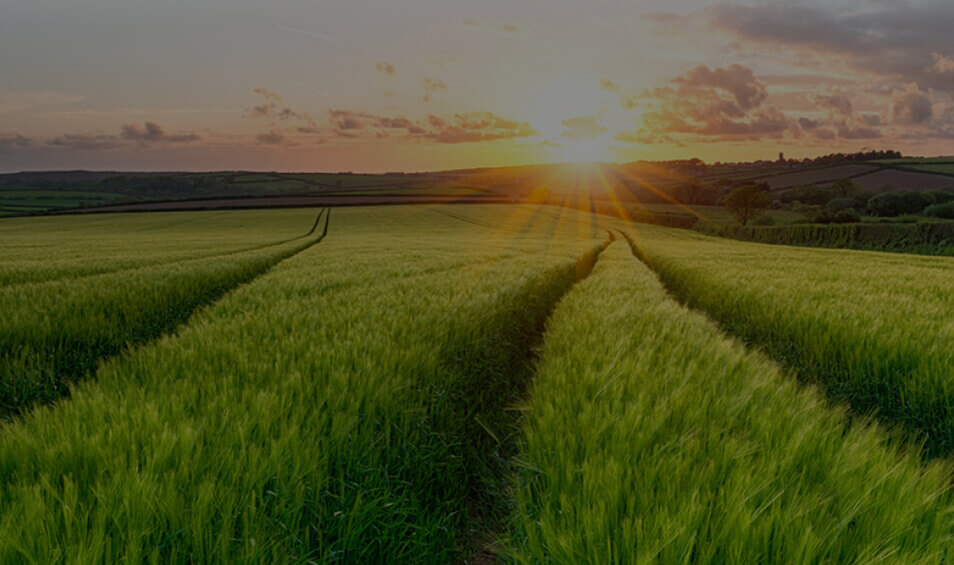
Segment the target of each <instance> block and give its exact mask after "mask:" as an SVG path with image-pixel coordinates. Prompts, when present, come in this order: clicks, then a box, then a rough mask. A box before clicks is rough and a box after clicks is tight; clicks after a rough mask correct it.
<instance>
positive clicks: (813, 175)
mask: <svg viewBox="0 0 954 565" xmlns="http://www.w3.org/2000/svg"><path fill="white" fill-rule="evenodd" d="M875 169H876V168H875V167H873V166H871V165H838V166H836V167H825V168H822V169H811V170H808V171H798V172H793V173H783V174H775V175H771V176H766V177H765V178H761V177H759V178H758V180H763V181H765V182H766V183H768V185H769V186H770V187H771V188H772V190H777V189H782V188H790V187H793V186H799V185H802V184H824V183H826V182H832V181H836V180H838V179H841V178H850V177H856V176H858V175H864V174H866V173H870V172H872V171H874V170H875Z"/></svg>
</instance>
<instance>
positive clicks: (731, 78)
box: [673, 65, 768, 115]
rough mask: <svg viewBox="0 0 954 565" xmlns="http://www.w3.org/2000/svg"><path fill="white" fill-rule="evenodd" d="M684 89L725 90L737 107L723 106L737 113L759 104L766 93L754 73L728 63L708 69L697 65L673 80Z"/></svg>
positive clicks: (694, 90)
mask: <svg viewBox="0 0 954 565" xmlns="http://www.w3.org/2000/svg"><path fill="white" fill-rule="evenodd" d="M673 82H674V83H676V84H677V85H679V86H680V87H681V88H682V89H683V90H684V91H688V92H697V91H702V90H703V89H707V88H711V89H716V90H721V91H723V92H727V93H728V94H730V95H731V96H732V97H733V98H734V99H735V104H736V106H737V109H735V108H731V109H730V108H729V107H725V109H726V110H729V111H731V112H733V113H736V114H737V115H742V114H744V113H745V112H746V111H748V110H751V109H752V108H755V107H757V106H759V105H760V104H761V103H762V102H764V101H765V98H766V97H767V96H768V94H767V93H766V91H765V86H764V85H763V84H762V83H761V82H759V81H757V80H755V73H754V72H753V71H752V69H750V68H748V67H743V66H742V65H730V66H728V67H724V68H716V69H710V68H709V67H708V66H706V65H698V66H696V67H695V68H693V69H692V70H690V71H689V72H688V73H686V74H684V75H682V76H680V77H677V78H675V79H674V80H673Z"/></svg>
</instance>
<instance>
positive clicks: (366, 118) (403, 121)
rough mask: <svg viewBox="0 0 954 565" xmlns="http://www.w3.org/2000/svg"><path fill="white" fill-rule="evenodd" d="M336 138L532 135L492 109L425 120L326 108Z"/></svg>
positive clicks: (454, 139) (452, 139) (464, 139)
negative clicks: (492, 111)
mask: <svg viewBox="0 0 954 565" xmlns="http://www.w3.org/2000/svg"><path fill="white" fill-rule="evenodd" d="M328 113H329V116H330V118H331V121H332V124H333V125H334V127H335V134H336V135H337V136H338V137H342V138H347V139H359V138H366V139H380V138H383V137H394V134H395V133H396V130H405V131H406V132H407V135H406V136H404V137H405V138H407V137H410V138H422V139H430V140H433V141H436V142H438V143H468V142H478V141H494V140H498V139H513V138H518V137H531V136H534V135H537V131H536V130H534V129H533V128H532V127H530V124H527V123H524V122H518V121H514V120H508V119H505V118H502V117H500V116H498V115H496V114H493V113H491V112H461V113H457V114H453V115H451V116H438V115H435V114H431V115H429V116H427V118H426V119H424V120H412V119H410V118H407V117H405V116H379V115H376V114H371V113H369V112H359V111H354V110H341V109H332V110H329V112H328Z"/></svg>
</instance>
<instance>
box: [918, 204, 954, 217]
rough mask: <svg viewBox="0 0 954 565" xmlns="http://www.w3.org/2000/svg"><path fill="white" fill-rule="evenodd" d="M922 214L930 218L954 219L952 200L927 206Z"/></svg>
mask: <svg viewBox="0 0 954 565" xmlns="http://www.w3.org/2000/svg"><path fill="white" fill-rule="evenodd" d="M924 215H925V216H930V217H932V218H944V219H947V220H954V201H951V202H945V203H943V204H935V205H933V206H928V207H927V208H925V209H924Z"/></svg>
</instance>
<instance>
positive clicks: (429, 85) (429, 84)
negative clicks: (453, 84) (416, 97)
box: [424, 77, 447, 102]
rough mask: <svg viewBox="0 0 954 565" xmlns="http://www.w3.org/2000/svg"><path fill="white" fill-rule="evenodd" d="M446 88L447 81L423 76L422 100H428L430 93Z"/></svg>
mask: <svg viewBox="0 0 954 565" xmlns="http://www.w3.org/2000/svg"><path fill="white" fill-rule="evenodd" d="M439 90H447V83H446V82H444V81H442V80H440V79H433V78H427V77H425V78H424V101H425V102H430V100H431V94H433V93H435V92H437V91H439Z"/></svg>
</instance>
